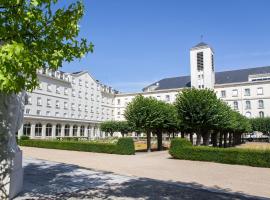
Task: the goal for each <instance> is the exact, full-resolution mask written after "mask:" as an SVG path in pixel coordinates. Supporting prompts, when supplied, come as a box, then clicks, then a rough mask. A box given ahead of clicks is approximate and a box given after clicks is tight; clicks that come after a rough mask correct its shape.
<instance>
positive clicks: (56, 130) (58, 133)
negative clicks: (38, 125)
mask: <svg viewBox="0 0 270 200" xmlns="http://www.w3.org/2000/svg"><path fill="white" fill-rule="evenodd" d="M55 136H56V137H57V136H61V124H56V129H55Z"/></svg>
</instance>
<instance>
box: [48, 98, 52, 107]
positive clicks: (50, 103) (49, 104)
mask: <svg viewBox="0 0 270 200" xmlns="http://www.w3.org/2000/svg"><path fill="white" fill-rule="evenodd" d="M47 107H52V101H51V99H47Z"/></svg>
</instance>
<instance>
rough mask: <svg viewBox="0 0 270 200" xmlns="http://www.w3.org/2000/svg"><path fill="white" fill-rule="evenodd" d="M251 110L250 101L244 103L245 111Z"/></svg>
mask: <svg viewBox="0 0 270 200" xmlns="http://www.w3.org/2000/svg"><path fill="white" fill-rule="evenodd" d="M249 109H251V103H250V101H246V110H249Z"/></svg>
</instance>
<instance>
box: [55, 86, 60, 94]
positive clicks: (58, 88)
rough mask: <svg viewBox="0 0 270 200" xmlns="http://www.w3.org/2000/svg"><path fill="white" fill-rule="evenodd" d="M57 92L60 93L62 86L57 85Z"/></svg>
mask: <svg viewBox="0 0 270 200" xmlns="http://www.w3.org/2000/svg"><path fill="white" fill-rule="evenodd" d="M56 93H57V94H60V86H56Z"/></svg>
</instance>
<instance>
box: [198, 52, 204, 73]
mask: <svg viewBox="0 0 270 200" xmlns="http://www.w3.org/2000/svg"><path fill="white" fill-rule="evenodd" d="M197 70H198V71H203V52H198V53H197Z"/></svg>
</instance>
